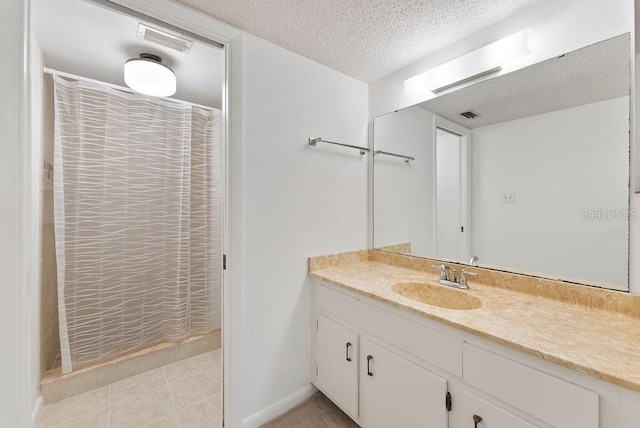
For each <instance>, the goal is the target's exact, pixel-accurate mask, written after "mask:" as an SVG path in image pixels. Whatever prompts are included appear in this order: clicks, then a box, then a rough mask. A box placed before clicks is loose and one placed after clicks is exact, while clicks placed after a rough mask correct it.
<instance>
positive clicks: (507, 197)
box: [502, 192, 516, 204]
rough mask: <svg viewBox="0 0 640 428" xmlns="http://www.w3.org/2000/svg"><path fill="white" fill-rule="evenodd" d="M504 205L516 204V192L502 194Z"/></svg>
mask: <svg viewBox="0 0 640 428" xmlns="http://www.w3.org/2000/svg"><path fill="white" fill-rule="evenodd" d="M502 203H503V204H515V203H516V192H505V193H503V194H502Z"/></svg>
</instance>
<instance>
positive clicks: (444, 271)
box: [431, 264, 449, 279]
mask: <svg viewBox="0 0 640 428" xmlns="http://www.w3.org/2000/svg"><path fill="white" fill-rule="evenodd" d="M431 267H432V268H434V269H438V270H440V279H447V270H448V269H449V266H447V265H444V264H442V265H431Z"/></svg>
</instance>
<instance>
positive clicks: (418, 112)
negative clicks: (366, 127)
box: [373, 107, 435, 255]
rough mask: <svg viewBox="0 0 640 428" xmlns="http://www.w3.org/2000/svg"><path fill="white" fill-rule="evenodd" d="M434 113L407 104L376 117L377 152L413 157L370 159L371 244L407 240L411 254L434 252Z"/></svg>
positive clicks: (389, 243) (384, 244) (404, 241)
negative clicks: (406, 161) (372, 164)
mask: <svg viewBox="0 0 640 428" xmlns="http://www.w3.org/2000/svg"><path fill="white" fill-rule="evenodd" d="M433 120H434V117H433V113H431V112H429V111H427V110H425V109H423V108H420V107H409V108H406V109H403V110H400V111H398V112H393V113H389V114H387V115H384V116H380V117H378V118H376V119H375V121H374V125H373V129H374V131H373V132H374V141H375V150H385V151H389V152H392V153H401V154H405V155H408V156H412V157H415V160H413V161H411V162H410V163H409V164H406V163H404V161H403V160H402V159H399V158H394V157H389V156H383V155H378V156H376V157H375V161H374V189H375V195H374V198H373V199H374V200H373V203H374V213H375V227H376V228H375V235H374V240H375V241H374V245H375V247H384V246H387V245H394V244H401V243H407V242H410V243H411V246H412V248H411V249H412V253H413V254H420V255H427V254H433V241H434V236H433V222H434V212H433V190H434V180H433V179H434V171H433V165H434V160H433V154H434V147H433V137H434V133H435V130H434V126H433Z"/></svg>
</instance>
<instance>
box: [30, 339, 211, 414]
mask: <svg viewBox="0 0 640 428" xmlns="http://www.w3.org/2000/svg"><path fill="white" fill-rule="evenodd" d="M220 346H221V335H220V330H215V331H212V332H210V333H207V334H204V335H200V336H193V337H190V338H189V339H187V340H185V341H183V342H179V343H171V342H162V343H158V344H155V345H152V346H149V347H147V348H144V349H141V350H139V351H135V352H131V353H129V354H126V355H123V356H120V357H116V358H113V359H110V360H109V361H105V362H102V363H99V364H93V365H90V366H87V367H82V368H80V369H77V370H74V371H73V372H71V373H67V374H63V373H62V368H61V367H60V361H59V359H57V360H56V364H55V365H54V367H53V368H52V369H51V370H49V371H47V372H46V373H45V375H44V377H43V378H42V380H41V381H40V395H42V397H43V399H44V402H45V403H47V404H48V403H55V402H57V401H60V400H64V399H66V398H69V397H73V396H74V395H78V394H82V393H84V392H87V391H91V390H93V389H96V388H100V387H103V386H106V385H109V384H111V383H113V382H117V381H119V380H122V379H126V378H129V377H132V376H136V375H139V374H141V373H144V372H146V371H149V370H153V369H156V368H158V367H162V366H164V365H167V364H171V363H175V362H177V361H180V360H184V359H187V358H191V357H195V356H197V355H200V354H204V353H206V352H210V351H213V350H215V349H218V348H220Z"/></svg>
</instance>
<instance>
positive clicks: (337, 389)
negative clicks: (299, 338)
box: [316, 314, 358, 419]
mask: <svg viewBox="0 0 640 428" xmlns="http://www.w3.org/2000/svg"><path fill="white" fill-rule="evenodd" d="M316 354H317V365H318V367H317V373H318V375H317V377H316V386H317V387H318V388H319V389H320V390H321V391H322V392H323V393H324V394H325V395H326V396H327V397H329V398H330V399H331V401H333V402H334V403H335V404H337V405H338V406H340V407H341V408H342V410H344V411H345V412H346V413H347V414H348V415H349V416H351V417H352V418H354V419H357V418H358V334H357V333H356V332H354V331H353V330H351V329H350V328H348V327H345V326H343V325H342V324H340V323H338V322H336V321H334V320H332V319H331V318H328V317H326V316H325V315H323V314H319V315H318V332H317V342H316Z"/></svg>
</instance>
